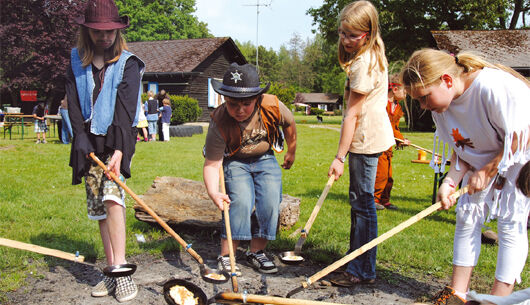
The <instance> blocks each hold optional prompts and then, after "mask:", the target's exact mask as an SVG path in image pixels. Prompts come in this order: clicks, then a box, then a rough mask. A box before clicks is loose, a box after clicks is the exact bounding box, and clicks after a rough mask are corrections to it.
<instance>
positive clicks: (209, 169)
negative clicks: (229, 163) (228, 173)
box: [202, 159, 230, 211]
mask: <svg viewBox="0 0 530 305" xmlns="http://www.w3.org/2000/svg"><path fill="white" fill-rule="evenodd" d="M222 164H223V159H220V160H210V159H205V160H204V167H203V169H202V173H203V178H204V185H205V186H206V191H207V192H208V196H210V198H211V199H212V201H213V202H214V203H215V205H216V206H217V207H218V208H219V210H221V211H222V210H223V201H226V202H227V203H230V198H229V197H228V195H226V194H223V193H221V192H219V169H220V168H221V166H222Z"/></svg>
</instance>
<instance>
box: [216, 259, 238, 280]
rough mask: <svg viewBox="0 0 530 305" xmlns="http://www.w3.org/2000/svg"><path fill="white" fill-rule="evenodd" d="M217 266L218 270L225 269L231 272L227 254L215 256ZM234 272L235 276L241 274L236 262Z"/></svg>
mask: <svg viewBox="0 0 530 305" xmlns="http://www.w3.org/2000/svg"><path fill="white" fill-rule="evenodd" d="M217 268H218V269H219V270H220V271H226V272H227V273H228V274H231V273H232V269H231V267H230V257H228V256H221V255H219V256H218V257H217ZM235 269H236V270H235V271H236V272H235V273H236V276H241V269H239V267H238V266H237V264H236V267H235Z"/></svg>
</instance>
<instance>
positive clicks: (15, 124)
mask: <svg viewBox="0 0 530 305" xmlns="http://www.w3.org/2000/svg"><path fill="white" fill-rule="evenodd" d="M44 117H45V118H46V119H50V121H52V122H53V135H54V136H55V123H56V122H57V121H58V120H61V116H60V115H45V116H44ZM3 123H4V124H3V128H4V139H5V138H6V132H9V140H11V138H12V131H13V128H16V130H17V132H19V133H20V136H21V138H22V140H24V134H25V133H26V134H29V132H25V130H24V129H25V128H24V127H25V126H33V124H34V119H33V115H30V114H23V113H6V114H5V115H4V122H3Z"/></svg>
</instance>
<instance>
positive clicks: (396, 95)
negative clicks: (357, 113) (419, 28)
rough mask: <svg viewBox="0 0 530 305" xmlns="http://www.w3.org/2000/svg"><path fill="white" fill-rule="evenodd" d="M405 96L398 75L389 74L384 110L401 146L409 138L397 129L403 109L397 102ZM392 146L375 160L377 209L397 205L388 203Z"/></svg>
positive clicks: (392, 182) (395, 208)
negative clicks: (386, 100) (386, 101)
mask: <svg viewBox="0 0 530 305" xmlns="http://www.w3.org/2000/svg"><path fill="white" fill-rule="evenodd" d="M405 97H406V93H405V88H403V85H401V84H400V83H399V75H398V74H393V75H391V76H390V79H389V83H388V103H387V105H386V112H387V113H388V118H389V119H390V125H391V126H392V130H393V132H394V138H398V139H401V140H402V141H401V142H400V141H397V140H396V147H397V148H399V147H402V146H406V145H409V144H410V142H409V140H407V139H405V137H404V136H403V135H402V134H401V131H399V120H400V119H401V117H403V110H402V109H401V106H400V105H399V102H400V101H402V100H404V99H405ZM392 156H393V152H392V146H390V148H389V149H388V150H386V151H384V152H383V153H382V154H381V156H379V160H378V161H377V174H376V175H375V187H374V199H375V208H376V209H378V210H384V209H389V210H397V209H398V208H397V206H395V205H393V204H392V203H390V192H391V191H392V186H393V185H394V179H393V178H392Z"/></svg>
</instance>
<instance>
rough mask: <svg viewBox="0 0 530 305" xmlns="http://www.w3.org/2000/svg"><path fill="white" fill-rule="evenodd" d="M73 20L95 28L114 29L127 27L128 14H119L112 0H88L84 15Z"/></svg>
mask: <svg viewBox="0 0 530 305" xmlns="http://www.w3.org/2000/svg"><path fill="white" fill-rule="evenodd" d="M74 21H75V22H77V23H78V24H80V25H84V26H86V27H88V28H91V29H96V30H114V29H124V28H127V27H129V16H119V14H118V7H117V6H116V3H114V0H89V1H88V3H87V5H86V8H85V15H84V16H79V17H76V18H74Z"/></svg>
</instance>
